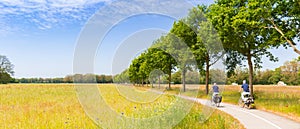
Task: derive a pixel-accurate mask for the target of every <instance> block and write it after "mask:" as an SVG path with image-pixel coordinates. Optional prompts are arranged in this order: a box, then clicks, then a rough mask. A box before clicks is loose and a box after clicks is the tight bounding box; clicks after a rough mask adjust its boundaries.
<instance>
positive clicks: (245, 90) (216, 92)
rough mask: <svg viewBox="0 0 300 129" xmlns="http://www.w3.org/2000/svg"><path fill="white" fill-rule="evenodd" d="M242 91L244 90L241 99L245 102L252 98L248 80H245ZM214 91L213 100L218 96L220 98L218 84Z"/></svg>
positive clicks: (215, 84)
mask: <svg viewBox="0 0 300 129" xmlns="http://www.w3.org/2000/svg"><path fill="white" fill-rule="evenodd" d="M241 89H243V92H242V93H241V99H242V100H243V101H246V99H247V98H248V97H249V96H250V93H249V85H248V84H247V82H246V80H243V84H242V86H241ZM212 90H213V95H212V100H214V98H215V97H216V96H219V87H218V86H217V83H214V85H213V87H212ZM240 91H241V90H240Z"/></svg>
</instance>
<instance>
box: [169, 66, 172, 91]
mask: <svg viewBox="0 0 300 129" xmlns="http://www.w3.org/2000/svg"><path fill="white" fill-rule="evenodd" d="M171 76H172V73H171V70H170V73H169V90H171V81H172V80H171V79H172V77H171Z"/></svg>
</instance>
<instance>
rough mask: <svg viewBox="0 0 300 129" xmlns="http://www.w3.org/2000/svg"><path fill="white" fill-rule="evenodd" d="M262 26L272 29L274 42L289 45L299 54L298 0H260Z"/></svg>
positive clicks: (299, 13)
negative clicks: (297, 43) (297, 44)
mask: <svg viewBox="0 0 300 129" xmlns="http://www.w3.org/2000/svg"><path fill="white" fill-rule="evenodd" d="M256 3H257V4H259V5H260V6H261V10H262V13H261V14H260V15H259V16H260V17H262V19H263V20H262V21H263V23H264V25H263V27H264V28H266V29H272V30H273V32H271V33H270V35H272V36H273V37H274V42H276V43H280V44H283V46H285V47H287V46H290V47H292V48H293V50H294V51H295V52H296V53H298V54H300V50H299V49H298V48H297V47H296V41H298V42H299V39H300V8H299V7H300V2H299V0H261V1H259V2H256Z"/></svg>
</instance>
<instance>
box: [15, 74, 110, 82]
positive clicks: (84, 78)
mask: <svg viewBox="0 0 300 129" xmlns="http://www.w3.org/2000/svg"><path fill="white" fill-rule="evenodd" d="M11 83H113V78H112V75H96V74H74V75H67V76H65V77H63V78H13V79H12V80H11Z"/></svg>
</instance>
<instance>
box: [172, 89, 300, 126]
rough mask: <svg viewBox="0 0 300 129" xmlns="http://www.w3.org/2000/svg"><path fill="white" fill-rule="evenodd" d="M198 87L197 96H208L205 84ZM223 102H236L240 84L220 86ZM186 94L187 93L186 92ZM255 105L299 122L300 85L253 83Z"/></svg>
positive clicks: (175, 90) (176, 90)
mask: <svg viewBox="0 0 300 129" xmlns="http://www.w3.org/2000/svg"><path fill="white" fill-rule="evenodd" d="M173 87H177V89H174V90H172V91H171V92H178V87H180V85H175V86H173ZM191 87H194V88H191V89H194V90H195V87H198V88H199V92H198V98H210V97H209V96H207V95H206V94H205V86H203V85H201V86H200V87H199V86H191ZM220 89H221V90H224V91H223V92H222V96H223V102H227V103H232V104H237V103H238V100H239V97H240V92H239V90H240V86H227V85H226V86H220ZM186 94H187V95H188V93H186ZM254 96H255V106H256V108H257V109H260V110H266V111H269V112H273V113H277V114H279V115H282V116H285V117H288V118H290V119H294V120H296V121H299V122H300V86H274V85H255V86H254Z"/></svg>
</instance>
